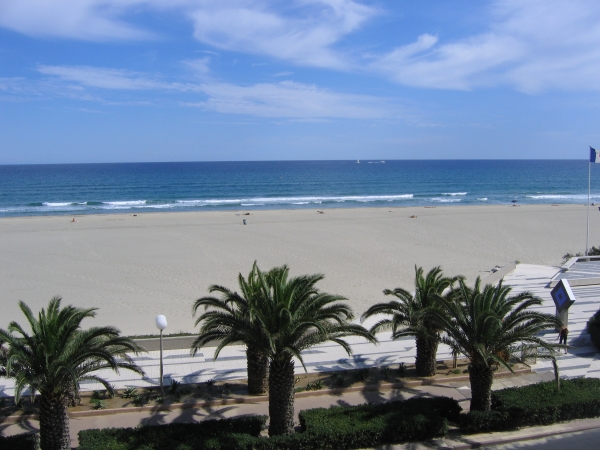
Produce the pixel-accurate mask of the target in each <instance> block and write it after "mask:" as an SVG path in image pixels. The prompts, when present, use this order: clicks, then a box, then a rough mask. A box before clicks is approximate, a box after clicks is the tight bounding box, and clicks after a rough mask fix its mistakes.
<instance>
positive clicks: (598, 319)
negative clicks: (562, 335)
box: [587, 309, 600, 350]
mask: <svg viewBox="0 0 600 450" xmlns="http://www.w3.org/2000/svg"><path fill="white" fill-rule="evenodd" d="M587 331H588V333H589V334H590V338H591V339H592V344H594V347H596V348H597V349H598V350H600V309H599V310H598V311H596V314H594V315H593V316H592V317H590V320H588V323H587Z"/></svg>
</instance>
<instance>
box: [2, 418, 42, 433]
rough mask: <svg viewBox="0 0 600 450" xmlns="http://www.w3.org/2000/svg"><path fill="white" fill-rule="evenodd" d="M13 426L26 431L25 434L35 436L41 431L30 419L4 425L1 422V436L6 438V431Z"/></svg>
mask: <svg viewBox="0 0 600 450" xmlns="http://www.w3.org/2000/svg"><path fill="white" fill-rule="evenodd" d="M13 425H16V426H18V427H19V428H21V429H22V430H23V431H24V434H35V433H38V432H39V431H40V430H39V427H37V426H35V425H34V424H33V423H32V422H31V421H30V420H29V419H24V420H20V421H18V422H16V423H6V424H3V423H2V422H0V436H4V430H6V429H7V428H9V427H10V426H13Z"/></svg>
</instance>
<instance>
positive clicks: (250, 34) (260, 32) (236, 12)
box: [188, 0, 376, 68]
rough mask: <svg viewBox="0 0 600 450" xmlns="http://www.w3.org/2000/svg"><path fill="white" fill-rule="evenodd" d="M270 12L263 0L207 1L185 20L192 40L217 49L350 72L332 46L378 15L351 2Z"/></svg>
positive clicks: (308, 2) (307, 1) (312, 1)
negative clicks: (189, 24) (189, 21)
mask: <svg viewBox="0 0 600 450" xmlns="http://www.w3.org/2000/svg"><path fill="white" fill-rule="evenodd" d="M273 6H274V4H273V3H271V4H269V3H267V2H264V1H261V0H236V1H229V2H223V1H221V0H208V1H205V2H202V4H201V5H199V7H197V8H194V9H193V10H191V11H190V12H189V13H188V15H189V17H190V18H191V19H192V21H193V23H194V36H195V37H196V38H197V39H198V40H199V41H201V42H204V43H206V44H209V45H212V46H214V47H217V48H222V49H226V50H235V51H241V52H247V53H253V54H260V55H267V56H271V57H275V58H278V59H282V60H287V61H291V62H294V63H297V64H303V65H311V66H318V67H333V68H348V67H350V66H351V65H352V64H351V62H350V61H349V60H348V58H347V57H345V56H344V55H343V54H341V53H339V52H336V51H335V50H333V49H332V46H333V45H334V44H336V43H338V42H339V41H340V40H341V39H342V38H343V37H345V36H346V35H348V34H349V33H352V32H355V31H356V30H358V29H359V28H360V27H361V26H362V25H363V24H364V23H365V22H366V21H367V20H368V19H370V18H371V17H373V16H374V15H375V14H376V10H375V9H374V8H372V7H370V6H367V5H364V4H362V3H359V2H357V1H354V0H292V1H290V2H289V4H288V6H287V7H286V8H279V9H277V8H274V7H273Z"/></svg>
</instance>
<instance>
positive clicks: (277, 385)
mask: <svg viewBox="0 0 600 450" xmlns="http://www.w3.org/2000/svg"><path fill="white" fill-rule="evenodd" d="M269 366H270V367H269V372H270V373H269V419H270V424H269V436H276V435H280V434H293V433H294V361H292V360H291V359H289V358H285V359H284V360H279V361H278V360H273V361H271V363H270V365H269Z"/></svg>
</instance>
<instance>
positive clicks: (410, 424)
mask: <svg viewBox="0 0 600 450" xmlns="http://www.w3.org/2000/svg"><path fill="white" fill-rule="evenodd" d="M460 411H461V408H460V406H459V405H458V402H457V401H456V400H454V399H451V398H446V397H438V398H416V399H410V400H406V401H396V402H390V403H385V404H383V405H360V406H354V407H348V408H344V407H333V408H329V409H324V408H317V409H311V410H306V411H302V412H301V413H300V422H301V427H302V431H303V432H302V433H296V434H293V435H291V436H276V437H273V438H263V437H257V436H258V434H259V432H260V430H261V429H262V427H263V426H264V423H265V420H266V417H264V416H261V417H258V418H254V417H251V416H250V417H247V418H245V419H224V420H221V421H204V422H200V423H196V424H170V425H162V426H145V427H140V428H121V429H115V428H111V429H105V430H86V431H81V432H80V433H79V450H163V449H164V450H204V449H207V450H208V449H210V450H220V449H227V450H336V449H340V450H345V449H352V448H361V447H372V446H374V445H382V444H393V443H400V442H404V441H409V440H417V439H419V440H420V439H431V438H434V437H437V436H442V435H443V434H445V432H446V430H447V428H448V420H452V421H458V419H459V416H460ZM243 420H246V422H243Z"/></svg>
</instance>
